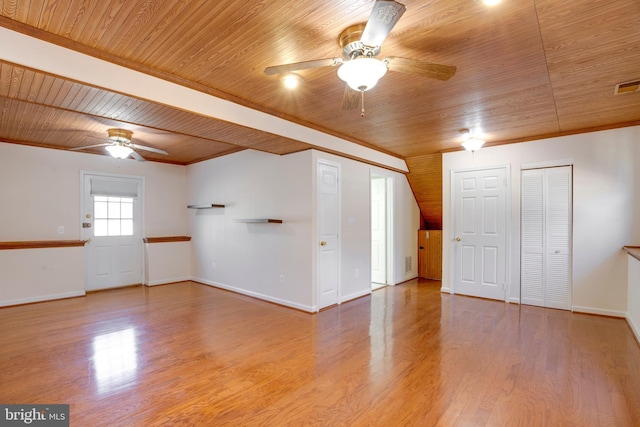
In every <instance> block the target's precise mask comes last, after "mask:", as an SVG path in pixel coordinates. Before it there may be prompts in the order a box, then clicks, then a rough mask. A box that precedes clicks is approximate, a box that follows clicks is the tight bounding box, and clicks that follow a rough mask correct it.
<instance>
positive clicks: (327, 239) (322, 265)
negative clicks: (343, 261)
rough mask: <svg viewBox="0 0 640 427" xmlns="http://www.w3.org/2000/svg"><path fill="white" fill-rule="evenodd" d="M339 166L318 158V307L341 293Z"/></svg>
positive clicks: (332, 300)
mask: <svg viewBox="0 0 640 427" xmlns="http://www.w3.org/2000/svg"><path fill="white" fill-rule="evenodd" d="M339 175H340V169H339V167H338V166H337V165H334V164H331V163H328V162H325V161H321V160H319V161H318V164H317V197H318V198H317V200H318V204H317V207H318V239H317V242H318V258H317V259H318V261H317V262H318V310H320V309H322V308H325V307H329V306H331V305H334V304H338V299H339V293H340V256H339V251H340V242H339V231H340V184H339Z"/></svg>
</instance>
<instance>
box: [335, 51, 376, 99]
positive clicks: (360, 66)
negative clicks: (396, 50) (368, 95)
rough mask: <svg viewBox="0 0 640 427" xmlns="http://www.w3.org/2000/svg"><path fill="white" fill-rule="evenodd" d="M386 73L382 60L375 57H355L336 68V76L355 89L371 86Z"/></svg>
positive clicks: (360, 89) (361, 89)
mask: <svg viewBox="0 0 640 427" xmlns="http://www.w3.org/2000/svg"><path fill="white" fill-rule="evenodd" d="M386 73H387V66H386V65H385V63H384V62H382V61H380V60H379V59H375V58H366V57H365V58H356V59H352V60H351V61H347V62H345V63H344V64H342V65H341V66H340V68H338V77H340V79H341V80H343V81H345V82H347V84H348V85H349V87H350V88H351V89H353V90H357V91H365V90H369V89H371V88H373V87H374V86H375V85H376V83H378V80H380V78H381V77H382V76H384V75H385V74H386Z"/></svg>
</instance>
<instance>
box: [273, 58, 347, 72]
mask: <svg viewBox="0 0 640 427" xmlns="http://www.w3.org/2000/svg"><path fill="white" fill-rule="evenodd" d="M340 64H342V59H341V58H337V57H336V58H324V59H314V60H312V61H302V62H294V63H291V64H283V65H274V66H273V67H267V68H265V69H264V73H265V74H267V75H269V76H272V75H274V74H286V73H290V72H292V71H298V70H306V69H309V68H319V67H335V66H336V65H340Z"/></svg>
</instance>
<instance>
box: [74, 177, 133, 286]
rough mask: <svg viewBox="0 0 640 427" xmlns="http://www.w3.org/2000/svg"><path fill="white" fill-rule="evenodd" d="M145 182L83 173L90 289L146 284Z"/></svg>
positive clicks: (84, 229)
mask: <svg viewBox="0 0 640 427" xmlns="http://www.w3.org/2000/svg"><path fill="white" fill-rule="evenodd" d="M141 193H142V180H141V179H140V178H124V177H113V176H105V175H93V174H83V196H82V207H83V211H82V218H81V223H82V238H83V239H84V240H87V241H88V243H87V244H86V245H85V250H86V258H85V262H86V266H85V274H86V285H85V288H86V290H89V291H90V290H98V289H108V288H117V287H122V286H127V285H136V284H140V283H142V220H141V218H142V213H141V201H140V199H141Z"/></svg>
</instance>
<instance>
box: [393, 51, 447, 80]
mask: <svg viewBox="0 0 640 427" xmlns="http://www.w3.org/2000/svg"><path fill="white" fill-rule="evenodd" d="M384 62H385V63H386V64H387V68H389V70H391V71H398V72H400V73H410V74H419V75H421V76H424V77H429V78H431V79H438V80H449V79H450V78H451V77H453V75H454V74H455V73H456V69H457V68H456V67H455V66H453V65H442V64H434V63H433V62H427V61H420V60H418V59H409V58H400V57H397V56H390V57H388V58H385V59H384Z"/></svg>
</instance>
